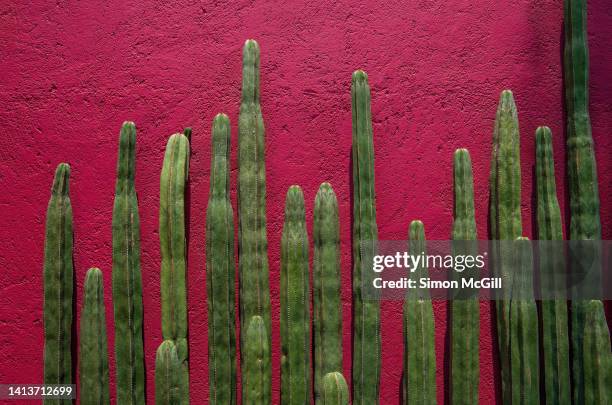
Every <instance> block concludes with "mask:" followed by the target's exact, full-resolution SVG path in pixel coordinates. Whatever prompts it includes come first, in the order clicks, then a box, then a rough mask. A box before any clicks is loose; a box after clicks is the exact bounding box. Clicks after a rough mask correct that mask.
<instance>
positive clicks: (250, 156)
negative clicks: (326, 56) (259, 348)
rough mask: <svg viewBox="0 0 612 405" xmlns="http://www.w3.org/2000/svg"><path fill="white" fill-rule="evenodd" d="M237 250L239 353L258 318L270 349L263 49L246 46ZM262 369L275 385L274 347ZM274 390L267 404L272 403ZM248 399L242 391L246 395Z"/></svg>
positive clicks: (253, 44)
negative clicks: (261, 102) (261, 99)
mask: <svg viewBox="0 0 612 405" xmlns="http://www.w3.org/2000/svg"><path fill="white" fill-rule="evenodd" d="M238 169H239V173H238V225H239V232H238V247H239V249H238V250H239V265H238V266H239V273H240V322H241V325H240V326H241V328H240V330H241V348H242V350H243V351H244V350H245V347H244V338H245V336H244V334H245V333H246V330H247V326H248V324H247V323H246V322H249V321H250V320H251V318H252V317H253V316H254V315H259V316H261V317H262V319H263V322H264V326H265V329H266V336H267V339H268V340H267V342H268V345H270V344H271V342H270V340H269V338H270V336H272V333H271V329H270V279H269V274H268V271H269V270H268V239H267V235H266V165H265V129H264V122H263V117H262V115H261V107H260V105H259V45H257V42H255V41H254V40H247V41H246V42H245V44H244V48H243V60H242V100H241V103H240V115H239V117H238ZM266 356H267V357H266V359H265V361H264V363H263V364H262V372H263V373H265V374H266V377H265V378H264V380H265V381H271V378H272V367H271V361H272V359H271V357H270V356H271V347H270V346H268V348H267V350H266ZM271 390H272V387H271V386H270V387H269V388H268V393H267V394H266V395H265V397H266V398H270V395H271ZM243 395H244V391H243Z"/></svg>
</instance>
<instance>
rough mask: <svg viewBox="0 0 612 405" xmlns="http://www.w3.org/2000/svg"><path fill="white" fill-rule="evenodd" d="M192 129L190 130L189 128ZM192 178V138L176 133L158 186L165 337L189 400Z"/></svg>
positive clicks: (183, 397) (185, 399) (183, 396)
mask: <svg viewBox="0 0 612 405" xmlns="http://www.w3.org/2000/svg"><path fill="white" fill-rule="evenodd" d="M189 132H190V131H189ZM188 177H189V139H188V138H187V136H186V135H185V134H182V133H177V134H174V135H172V136H171V137H170V139H168V144H167V145H166V153H165V156H164V162H163V166H162V171H161V176H160V187H159V241H160V245H161V276H160V280H161V298H162V299H161V301H162V336H163V338H164V339H165V340H172V341H173V342H174V344H175V346H176V352H177V355H178V358H179V362H180V363H181V369H180V373H179V374H180V376H179V386H180V387H181V389H180V395H181V401H182V403H183V404H185V405H186V404H188V403H189V364H188V358H189V344H188V341H187V323H188V322H187V286H186V282H187V280H186V279H187V257H186V240H185V188H186V185H187V179H188Z"/></svg>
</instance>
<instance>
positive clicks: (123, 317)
mask: <svg viewBox="0 0 612 405" xmlns="http://www.w3.org/2000/svg"><path fill="white" fill-rule="evenodd" d="M135 166H136V127H135V126H134V123H132V122H125V123H124V124H123V126H122V127H121V134H120V139H119V158H118V160H117V182H116V185H115V203H114V207H113V303H114V312H115V336H117V337H120V338H118V339H115V359H116V362H117V379H116V381H117V403H120V404H122V405H144V403H145V393H144V379H145V371H144V354H143V340H142V279H141V275H140V219H139V216H138V200H137V198H136V190H135V188H134V175H135Z"/></svg>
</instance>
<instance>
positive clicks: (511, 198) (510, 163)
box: [489, 90, 522, 405]
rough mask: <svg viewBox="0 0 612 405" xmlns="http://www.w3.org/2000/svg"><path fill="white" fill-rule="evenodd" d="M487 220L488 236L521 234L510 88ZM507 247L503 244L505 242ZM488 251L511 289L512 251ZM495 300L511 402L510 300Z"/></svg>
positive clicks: (506, 397) (498, 126) (496, 143)
mask: <svg viewBox="0 0 612 405" xmlns="http://www.w3.org/2000/svg"><path fill="white" fill-rule="evenodd" d="M489 187H490V206H489V208H490V213H489V214H490V220H489V225H490V229H491V239H493V240H504V241H513V240H515V239H516V238H518V237H520V236H521V234H522V221H521V163H520V148H519V125H518V114H517V110H516V105H515V104H514V97H513V96H512V92H511V91H510V90H504V91H503V92H502V93H501V96H500V100H499V106H498V107H497V114H496V116H495V127H494V130H493V152H492V158H491V176H490V178H489ZM504 246H506V244H504ZM493 247H494V249H493V251H492V252H491V255H492V257H491V262H492V263H493V265H494V270H495V271H496V272H498V276H500V277H502V279H503V280H502V283H503V285H504V289H505V290H506V291H511V288H512V281H511V274H508V272H509V269H510V268H512V263H511V260H512V254H510V253H509V252H503V251H499V252H498V251H496V250H497V249H496V246H495V245H494V246H493ZM505 298H507V297H504V299H501V298H499V299H498V300H497V301H496V303H495V304H496V317H497V340H498V346H499V360H500V368H501V377H502V400H503V403H504V404H506V405H507V404H510V403H511V396H512V394H511V393H512V391H511V369H510V336H509V333H510V306H509V301H508V300H507V299H505Z"/></svg>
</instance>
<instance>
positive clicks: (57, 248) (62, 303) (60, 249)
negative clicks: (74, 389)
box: [43, 163, 73, 405]
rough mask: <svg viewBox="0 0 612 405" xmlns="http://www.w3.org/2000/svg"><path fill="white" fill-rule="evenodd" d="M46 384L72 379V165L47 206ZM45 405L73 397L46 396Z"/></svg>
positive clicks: (61, 168)
mask: <svg viewBox="0 0 612 405" xmlns="http://www.w3.org/2000/svg"><path fill="white" fill-rule="evenodd" d="M43 273H44V290H45V302H44V327H45V370H44V381H45V384H71V383H72V352H71V350H72V349H71V337H72V280H73V269H72V206H71V204H70V166H68V165H67V164H66V163H60V164H59V165H58V166H57V169H56V170H55V177H54V179H53V186H52V187H51V198H50V200H49V205H48V206H47V223H46V227H45V263H44V269H43ZM44 403H45V404H46V405H55V404H69V403H72V401H70V400H59V399H47V400H45V401H44Z"/></svg>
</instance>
